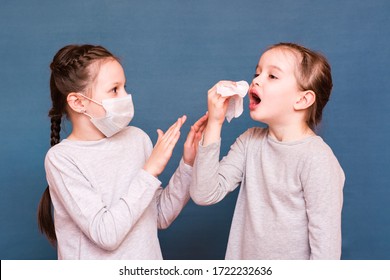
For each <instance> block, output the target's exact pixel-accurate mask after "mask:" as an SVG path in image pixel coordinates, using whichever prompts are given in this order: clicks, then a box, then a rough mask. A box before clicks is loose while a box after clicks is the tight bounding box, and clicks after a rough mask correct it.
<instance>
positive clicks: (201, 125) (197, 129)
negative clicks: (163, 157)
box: [183, 113, 208, 166]
mask: <svg viewBox="0 0 390 280" xmlns="http://www.w3.org/2000/svg"><path fill="white" fill-rule="evenodd" d="M207 119H208V114H207V113H206V114H205V115H204V116H202V117H201V118H200V119H199V120H197V121H196V122H195V123H194V125H193V126H191V129H190V132H189V133H188V135H187V140H186V142H185V143H184V151H183V160H184V162H185V163H186V164H188V165H190V166H193V165H194V161H195V156H196V153H197V152H198V145H199V141H200V140H201V139H202V134H203V131H204V129H205V127H206V125H207Z"/></svg>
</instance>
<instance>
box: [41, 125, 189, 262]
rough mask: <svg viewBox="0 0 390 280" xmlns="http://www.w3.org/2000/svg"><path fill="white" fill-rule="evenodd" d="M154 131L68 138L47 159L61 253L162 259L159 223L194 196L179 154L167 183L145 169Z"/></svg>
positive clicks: (169, 219) (172, 216)
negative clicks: (164, 186) (158, 230)
mask: <svg viewBox="0 0 390 280" xmlns="http://www.w3.org/2000/svg"><path fill="white" fill-rule="evenodd" d="M152 149H153V146H152V143H151V141H150V138H149V137H148V136H147V135H146V134H145V133H144V132H143V131H142V130H140V129H138V128H135V127H127V128H126V129H124V130H123V131H121V132H119V133H118V134H116V135H114V136H112V137H110V138H104V139H102V140H98V141H69V140H66V139H65V140H63V141H62V142H61V143H59V144H57V145H55V146H54V147H52V148H51V149H50V150H49V151H48V153H47V155H46V158H45V169H46V175H47V180H48V183H49V189H50V194H51V197H52V201H53V205H54V219H55V229H56V234H57V240H58V246H57V247H58V258H59V259H162V254H161V249H160V244H159V241H158V236H157V229H158V228H166V227H168V226H169V225H170V223H171V222H172V221H173V220H174V219H175V218H176V217H177V215H178V214H179V213H180V211H181V209H182V208H183V207H184V205H185V204H186V203H187V202H188V200H189V184H190V180H191V172H192V168H191V167H190V166H188V165H186V164H184V162H183V161H182V160H181V162H180V165H179V167H178V169H177V170H176V172H175V173H174V175H173V176H172V178H171V180H170V182H169V184H168V186H167V187H166V188H164V189H163V188H162V187H161V182H160V181H159V180H158V179H157V178H155V177H154V176H152V175H150V174H149V173H147V172H146V171H144V170H143V169H142V168H143V166H144V164H145V162H146V160H147V159H148V158H149V156H150V154H151V152H152Z"/></svg>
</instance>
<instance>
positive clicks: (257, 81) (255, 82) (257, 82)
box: [252, 75, 260, 86]
mask: <svg viewBox="0 0 390 280" xmlns="http://www.w3.org/2000/svg"><path fill="white" fill-rule="evenodd" d="M252 85H254V86H260V75H257V76H254V77H253V80H252Z"/></svg>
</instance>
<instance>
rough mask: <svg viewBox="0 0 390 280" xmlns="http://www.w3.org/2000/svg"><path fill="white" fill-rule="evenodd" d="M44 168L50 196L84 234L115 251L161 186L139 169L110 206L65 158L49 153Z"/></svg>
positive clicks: (107, 248) (101, 245) (157, 181)
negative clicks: (123, 191)
mask: <svg viewBox="0 0 390 280" xmlns="http://www.w3.org/2000/svg"><path fill="white" fill-rule="evenodd" d="M45 169H46V174H47V180H48V183H49V189H50V193H51V194H52V195H55V198H56V199H58V200H59V202H60V203H61V204H62V205H63V207H64V208H65V210H66V211H67V212H68V214H69V215H70V216H71V218H72V220H73V221H74V222H75V223H76V224H77V225H78V227H79V228H80V229H81V230H82V231H83V233H84V234H85V235H86V236H88V238H89V239H90V240H92V241H93V242H94V243H95V244H96V245H97V246H99V247H101V248H102V249H105V250H115V249H116V248H118V246H119V245H120V244H121V243H122V241H123V240H124V238H125V236H126V235H127V233H128V232H129V231H130V230H131V229H132V227H133V226H134V225H135V224H136V222H137V221H138V219H139V218H140V217H141V216H142V214H143V213H144V211H145V210H146V209H147V207H148V206H149V204H150V203H151V201H152V200H153V198H154V197H155V194H156V191H157V189H158V188H159V186H160V184H161V182H160V181H159V180H158V179H156V178H155V177H153V176H151V175H150V174H148V173H147V172H146V171H144V170H142V169H141V170H140V171H139V172H138V174H137V176H136V177H135V178H134V179H133V180H132V182H131V184H130V186H129V189H128V193H127V194H125V195H124V196H122V197H121V199H119V200H118V201H117V202H115V203H113V204H112V205H111V206H109V205H107V204H105V203H104V202H103V200H102V197H101V194H99V193H98V192H97V191H96V189H95V188H93V186H92V185H91V183H90V182H89V181H88V179H87V178H86V177H85V176H84V175H83V174H82V172H81V171H80V170H79V169H78V167H77V166H76V165H75V164H74V163H73V162H72V160H71V159H69V158H68V157H66V155H63V154H55V153H48V155H47V156H46V159H45Z"/></svg>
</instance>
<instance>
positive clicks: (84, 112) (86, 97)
mask: <svg viewBox="0 0 390 280" xmlns="http://www.w3.org/2000/svg"><path fill="white" fill-rule="evenodd" d="M79 94H80V95H81V96H82V97H84V98H85V99H88V100H89V101H92V102H93V103H95V104H97V105H100V106H103V104H102V103H99V102H97V101H95V100H93V99H92V98H89V97H88V96H85V95H84V94H82V93H79ZM80 113H82V114H84V115H86V116H88V117H89V118H90V119H92V116H91V115H90V114H88V113H87V111H86V110H85V109H81V110H80Z"/></svg>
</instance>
